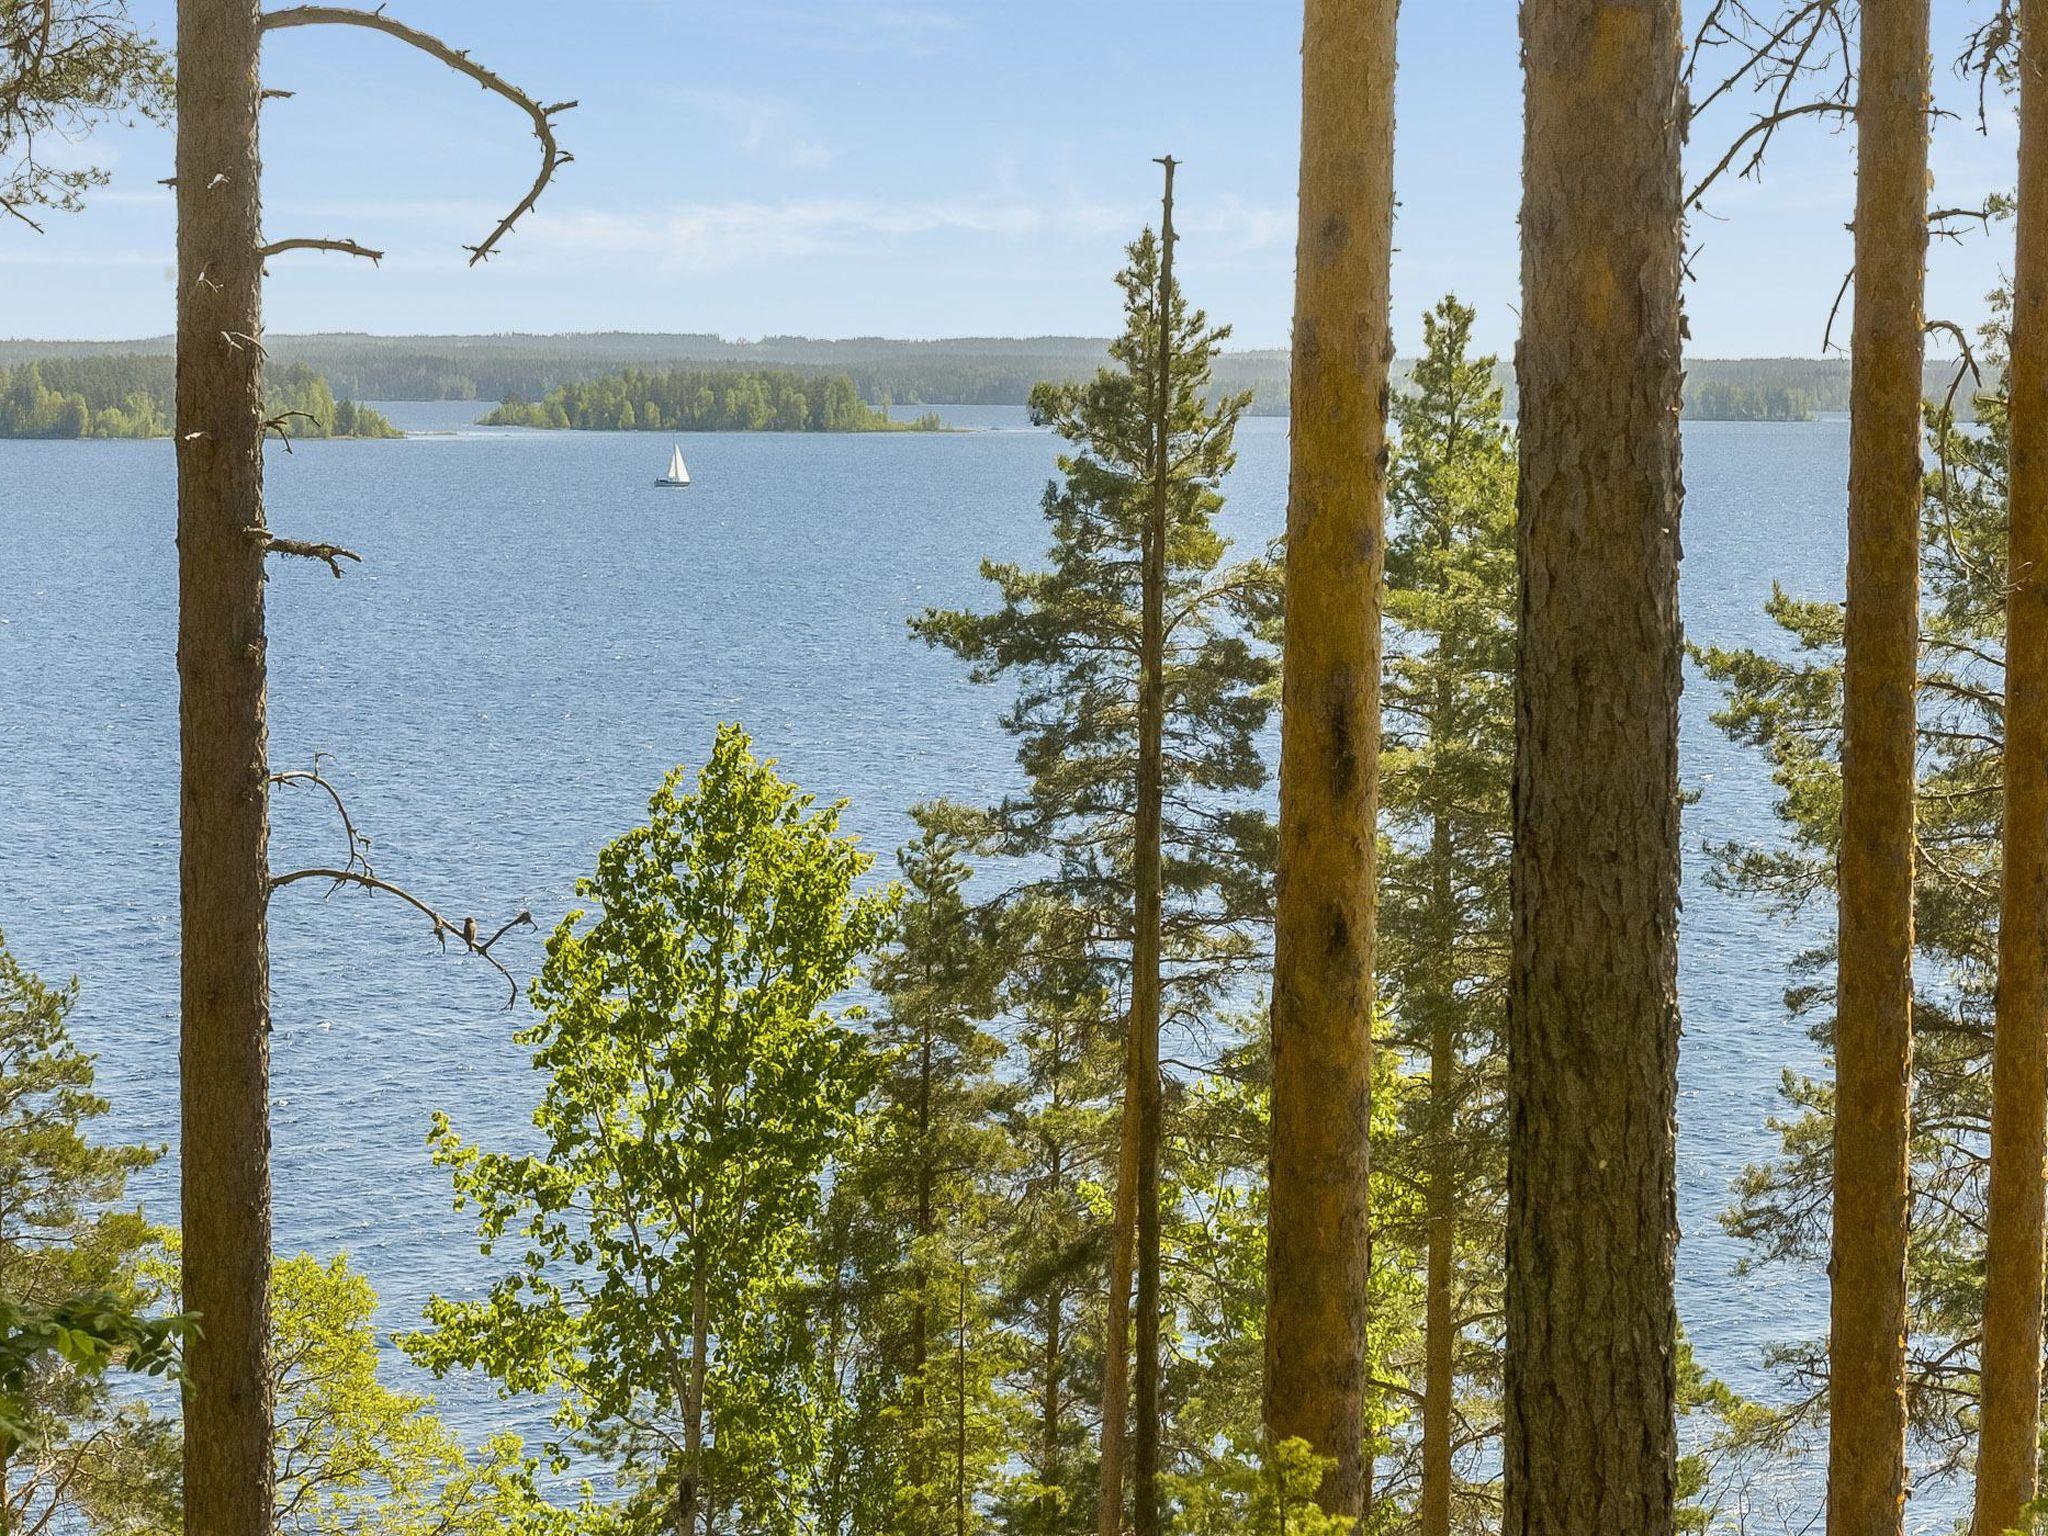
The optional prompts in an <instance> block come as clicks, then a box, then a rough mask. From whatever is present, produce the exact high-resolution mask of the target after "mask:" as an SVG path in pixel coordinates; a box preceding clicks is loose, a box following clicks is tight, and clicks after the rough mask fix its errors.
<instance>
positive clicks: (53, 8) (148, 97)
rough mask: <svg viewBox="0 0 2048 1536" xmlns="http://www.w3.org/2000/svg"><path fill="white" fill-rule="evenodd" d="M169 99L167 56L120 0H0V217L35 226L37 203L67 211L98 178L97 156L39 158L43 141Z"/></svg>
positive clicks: (154, 116)
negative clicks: (91, 160) (89, 161)
mask: <svg viewBox="0 0 2048 1536" xmlns="http://www.w3.org/2000/svg"><path fill="white" fill-rule="evenodd" d="M170 109H171V64H170V59H169V58H168V56H167V55H166V54H165V53H164V51H163V49H161V48H160V47H158V46H157V45H156V43H155V42H154V41H153V40H152V39H151V38H150V37H149V36H148V35H147V34H145V33H144V32H142V31H141V30H140V29H139V28H138V27H137V26H136V25H135V22H134V20H133V18H132V17H131V16H130V15H129V11H128V6H127V4H126V0H0V220H4V217H5V216H11V217H13V218H15V219H19V220H20V221H22V222H23V223H25V224H27V225H29V226H30V227H31V228H37V229H40V228H41V226H40V225H39V224H37V222H36V216H37V215H38V214H39V213H41V212H43V211H45V210H48V211H52V212H57V213H75V212H76V211H77V210H78V209H79V208H81V207H83V206H84V198H85V193H86V192H87V191H88V190H89V189H91V188H93V187H99V186H104V185H105V184H106V180H107V173H106V171H105V170H103V169H101V168H100V167H99V166H96V165H80V164H78V163H76V161H75V160H73V159H72V157H70V156H65V157H63V158H62V159H59V160H55V161H53V160H51V159H48V158H45V156H44V154H43V151H45V150H47V148H48V146H49V144H50V143H51V142H52V141H57V142H73V141H76V140H79V139H83V138H85V137H86V136H87V135H88V134H90V133H91V131H92V130H93V129H94V128H95V127H97V126H99V125H100V124H102V123H107V122H123V121H129V120H132V119H133V118H135V117H146V118H148V119H150V120H151V121H153V122H158V123H161V122H166V121H168V120H169V117H170Z"/></svg>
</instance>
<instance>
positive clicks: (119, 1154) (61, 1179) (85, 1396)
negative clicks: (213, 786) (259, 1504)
mask: <svg viewBox="0 0 2048 1536" xmlns="http://www.w3.org/2000/svg"><path fill="white" fill-rule="evenodd" d="M77 997H78V988H77V983H75V982H73V983H71V984H70V985H68V986H64V987H52V986H48V985H46V984H45V983H44V982H42V981H41V980H39V979H38V978H37V977H36V976H35V975H33V974H32V973H31V972H29V971H28V970H26V969H25V968H24V967H23V966H22V965H21V963H20V962H19V961H18V960H16V959H15V957H14V955H13V954H12V952H10V951H9V950H8V948H7V947H6V943H5V941H4V939H0V1532H19V1531H34V1530H39V1529H42V1528H44V1527H45V1526H48V1525H50V1524H51V1523H52V1522H66V1521H79V1522H83V1523H84V1524H85V1525H86V1526H87V1527H89V1528H92V1529H95V1530H110V1531H118V1530H125V1529H131V1528H134V1527H136V1526H138V1525H140V1526H145V1527H147V1526H150V1525H151V1524H152V1523H153V1525H154V1528H155V1529H159V1530H161V1529H163V1528H164V1526H165V1525H166V1524H168V1523H170V1522H173V1521H175V1518H176V1508H177V1505H176V1490H177V1440H176V1428H175V1425H174V1424H173V1423H172V1422H171V1421H170V1420H167V1419H165V1418H163V1417H161V1416H159V1415H157V1414H154V1413H152V1412H150V1411H149V1410H148V1408H147V1407H146V1406H145V1405H144V1404H142V1403H141V1402H139V1401H136V1400H135V1399H133V1398H132V1397H119V1396H116V1395H115V1394H114V1393H113V1392H112V1391H111V1390H110V1384H109V1382H108V1381H107V1379H106V1375H105V1368H106V1366H107V1365H108V1364H110V1363H112V1362H115V1361H119V1360H123V1359H126V1360H127V1361H128V1362H129V1363H130V1364H135V1365H140V1366H142V1367H144V1368H146V1369H152V1370H160V1369H163V1368H166V1367H167V1366H168V1365H169V1364H170V1363H171V1360H172V1348H173V1346H174V1344H175V1339H176V1328H175V1326H174V1324H173V1322H172V1321H170V1320H167V1319H164V1318H163V1317H162V1312H163V1310H164V1309H162V1308H161V1307H158V1306H157V1305H156V1301H157V1295H158V1292H157V1288H156V1286H155V1285H154V1284H153V1283H152V1281H151V1279H150V1276H149V1274H148V1272H147V1266H148V1262H149V1260H150V1258H151V1256H152V1254H154V1253H155V1252H156V1251H157V1250H158V1246H159V1243H160V1241H161V1234H160V1233H159V1232H158V1230H157V1229H156V1228H154V1227H152V1226H151V1225H150V1224H149V1223H148V1221H146V1220H145V1219H144V1217H143V1216H142V1213H141V1211H140V1210H139V1209H137V1208H136V1207H134V1206H132V1205H128V1204H126V1203H124V1201H125V1195H126V1188H127V1182H128V1179H129V1177H130V1175H132V1174H135V1173H137V1172H139V1171H141V1170H142V1169H144V1168H147V1167H149V1166H150V1165H151V1164H152V1163H154V1162H155V1161H156V1160H157V1157H158V1153H157V1152H156V1151H155V1150H154V1149H152V1148H148V1147H138V1146H122V1145H107V1144H103V1143H100V1142H97V1141H94V1140H93V1139H92V1135H91V1132H92V1127H93V1123H94V1122H95V1121H97V1120H98V1119H100V1117H101V1116H103V1115H105V1114H106V1112H107V1109H108V1105H107V1101H106V1100H105V1099H103V1098H101V1097H100V1096H99V1095H98V1094H97V1093H95V1092H94V1090H93V1059H92V1058H91V1057H90V1056H88V1055H86V1054H85V1053H84V1052H83V1051H81V1050H79V1049H78V1048H77V1046H76V1045H74V1044H73V1043H72V1041H71V1038H70V1034H69V1029H68V1025H67V1019H68V1016H69V1014H70V1012H71V1009H72V1006H73V1004H74V1003H75V1002H76V1001H77ZM152 1319H154V1320H152Z"/></svg>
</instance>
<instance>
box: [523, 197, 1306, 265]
mask: <svg viewBox="0 0 2048 1536" xmlns="http://www.w3.org/2000/svg"><path fill="white" fill-rule="evenodd" d="M1154 217H1156V210H1154V209H1151V208H1148V207H1145V206H1141V205H1128V206H1127V205H1124V204H1118V203H1107V202H1095V201H1085V200H1081V199H1075V198H1062V199H1058V200H1037V199H1028V198H1021V197H1014V196H1012V197H1003V196H987V195H975V196H963V197H955V198H940V199H929V200H923V201H916V202H885V201H881V200H878V199H869V198H852V197H823V198H808V199H793V200H787V201H782V202H730V203H693V204H678V205H675V206H673V207H669V208H665V209H654V210H649V211H645V212H633V213H615V212H598V211H589V210H586V211H582V212H558V213H552V214H544V215H543V216H541V217H538V218H536V219H535V221H534V223H533V225H532V228H531V230H530V235H531V239H532V242H533V245H534V246H535V247H538V248H540V249H544V250H546V251H547V252H549V253H550V254H551V255H556V256H565V257H576V258H583V259H591V258H596V259H603V258H605V257H632V258H635V259H641V260H651V261H656V262H660V263H661V264H663V265H665V266H671V267H682V268H689V269H692V270H697V271H715V270H724V269H731V268H739V267H746V266H750V265H754V264H757V263H761V262H765V261H776V260H789V259H793V258H809V257H817V256H830V255H835V254H837V255H848V256H855V255H860V254H863V253H872V252H874V251H877V250H879V249H884V248H892V247H900V246H902V245H905V244H909V243H914V242H919V241H924V240H929V239H934V238H945V237H958V238H965V239H970V240H972V239H996V240H1001V241H1004V242H1006V243H1015V242H1043V243H1046V244H1057V243H1061V242H1064V241H1067V240H1073V239H1085V240H1090V241H1095V240H1102V239H1105V238H1116V237H1121V236H1128V235H1133V234H1135V233H1136V232H1137V230H1138V229H1139V228H1140V227H1141V226H1142V225H1143V224H1144V223H1146V222H1147V221H1148V220H1149V219H1151V218H1154ZM1178 222H1179V225H1180V230H1181V233H1182V235H1183V236H1184V237H1186V238H1188V239H1190V240H1200V241H1202V242H1204V243H1205V244H1207V245H1208V246H1209V249H1208V250H1207V251H1206V252H1204V253H1203V254H1205V255H1207V256H1210V257H1212V258H1217V259H1223V258H1234V257H1242V256H1245V255H1247V254H1251V253H1254V252H1259V251H1265V250H1271V249H1274V248H1277V247H1284V246H1286V245H1288V244H1289V243H1291V242H1292V240H1293V236H1294V215H1293V211H1292V210H1291V209H1278V208H1264V207H1258V206H1254V205H1251V204H1247V203H1243V202H1241V201H1238V200H1235V199H1225V200H1222V201H1220V202H1218V203H1215V204H1213V205H1211V206H1209V207H1206V208H1200V209H1188V210H1186V212H1185V213H1184V214H1183V215H1182V216H1181V218H1180V219H1179V221H1178Z"/></svg>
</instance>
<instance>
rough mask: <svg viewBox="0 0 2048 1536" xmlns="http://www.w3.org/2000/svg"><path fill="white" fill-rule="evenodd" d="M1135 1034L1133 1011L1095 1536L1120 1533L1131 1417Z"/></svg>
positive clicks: (1105, 1332)
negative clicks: (1125, 1461) (1125, 1449)
mask: <svg viewBox="0 0 2048 1536" xmlns="http://www.w3.org/2000/svg"><path fill="white" fill-rule="evenodd" d="M1137 1052H1138V1031H1137V1017H1136V1010H1135V1009H1133V1010H1132V1018H1131V1022H1130V1025H1129V1026H1128V1027H1127V1029H1126V1031H1125V1039H1124V1083H1123V1116H1122V1122H1121V1129H1120V1132H1119V1134H1118V1137H1117V1160H1116V1194H1115V1197H1114V1198H1113V1199H1112V1201H1111V1204H1110V1236H1109V1297H1108V1300H1107V1303H1106V1305H1105V1307H1104V1315H1103V1325H1102V1432H1101V1440H1102V1460H1101V1467H1100V1469H1099V1475H1098V1493H1097V1497H1098V1499H1099V1500H1100V1503H1099V1505H1098V1508H1097V1510H1096V1536H1120V1533H1121V1532H1122V1530H1123V1528H1124V1444H1125V1441H1126V1439H1127V1437H1128V1425H1129V1423H1130V1413H1131V1399H1130V1393H1131V1374H1130V1372H1131V1269H1132V1266H1133V1262H1134V1261H1135V1259H1136V1257H1137V1248H1138V1079H1139V1072H1138V1065H1137Z"/></svg>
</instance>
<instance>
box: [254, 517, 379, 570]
mask: <svg viewBox="0 0 2048 1536" xmlns="http://www.w3.org/2000/svg"><path fill="white" fill-rule="evenodd" d="M242 532H244V533H246V534H247V535H249V537H250V538H252V539H255V540H256V541H257V542H259V543H260V544H262V546H263V550H264V553H265V554H273V555H295V556H297V557H298V558H299V559H301V560H324V561H326V562H327V568H328V569H329V570H331V571H333V572H334V574H335V577H336V579H339V578H340V576H341V562H342V561H344V560H353V561H354V562H355V563H356V564H357V565H361V564H362V563H363V557H362V556H361V555H359V554H357V553H356V552H355V551H354V550H352V549H349V548H346V547H345V546H343V545H340V544H323V543H319V542H317V541H315V540H312V539H281V538H279V537H278V536H277V535H276V534H274V533H272V532H271V531H270V530H269V529H268V528H244V529H243V530H242Z"/></svg>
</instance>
